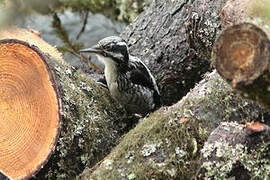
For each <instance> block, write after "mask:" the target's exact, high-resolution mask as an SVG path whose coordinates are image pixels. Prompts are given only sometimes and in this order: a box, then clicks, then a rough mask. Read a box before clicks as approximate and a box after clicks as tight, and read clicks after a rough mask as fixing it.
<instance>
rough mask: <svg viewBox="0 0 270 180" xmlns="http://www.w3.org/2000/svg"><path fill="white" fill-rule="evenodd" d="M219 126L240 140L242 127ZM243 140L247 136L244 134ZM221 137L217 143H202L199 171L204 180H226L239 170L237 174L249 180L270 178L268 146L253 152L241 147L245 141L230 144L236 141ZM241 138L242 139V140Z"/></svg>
mask: <svg viewBox="0 0 270 180" xmlns="http://www.w3.org/2000/svg"><path fill="white" fill-rule="evenodd" d="M221 126H223V128H227V129H228V130H230V134H235V135H239V136H241V135H240V134H241V131H243V129H244V127H245V126H244V125H241V124H238V123H235V122H231V123H222V124H221ZM246 136H248V135H247V134H246ZM224 137H227V136H226V135H225V134H223V137H221V138H218V139H216V141H214V142H211V143H205V145H204V147H203V149H202V150H201V153H202V158H203V163H202V164H201V168H204V169H205V173H204V175H203V178H204V179H213V178H214V179H228V178H230V177H232V176H234V173H233V171H238V172H239V171H240V170H239V169H240V168H241V171H242V172H239V173H242V175H244V174H246V175H245V176H246V177H250V178H251V179H268V177H269V175H270V173H269V168H270V161H269V158H268V152H269V144H268V143H260V144H258V145H257V146H255V148H250V147H249V148H248V146H246V144H244V143H246V142H245V141H244V142H242V143H241V142H238V143H236V144H235V143H233V141H234V139H237V138H239V137H234V138H233V139H230V137H227V138H224ZM243 138H245V137H244V136H243ZM228 139H229V140H228ZM252 143H255V142H252ZM235 169H236V170H235ZM199 176H200V175H199ZM242 177H243V176H242Z"/></svg>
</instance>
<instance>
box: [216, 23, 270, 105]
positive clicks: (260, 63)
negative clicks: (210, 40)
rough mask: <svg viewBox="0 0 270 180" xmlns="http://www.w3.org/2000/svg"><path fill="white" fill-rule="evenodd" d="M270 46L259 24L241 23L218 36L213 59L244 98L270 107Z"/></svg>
mask: <svg viewBox="0 0 270 180" xmlns="http://www.w3.org/2000/svg"><path fill="white" fill-rule="evenodd" d="M269 58H270V46H269V39H268V37H267V35H266V33H265V32H263V31H262V30H261V29H260V28H259V27H257V26H255V25H253V24H250V23H242V24H238V25H234V26H230V27H228V28H227V29H225V30H224V31H223V32H222V33H221V34H220V35H219V37H218V38H217V39H216V42H215V45H214V47H213V51H212V60H213V63H214V64H215V66H216V69H217V71H218V72H219V74H220V75H221V76H222V77H223V78H225V79H226V80H227V81H228V82H229V83H230V84H231V86H232V87H233V88H235V89H238V90H240V91H241V92H242V94H243V95H244V96H245V97H248V98H251V99H254V100H258V101H259V102H261V103H262V104H264V105H266V106H268V107H270V63H269Z"/></svg>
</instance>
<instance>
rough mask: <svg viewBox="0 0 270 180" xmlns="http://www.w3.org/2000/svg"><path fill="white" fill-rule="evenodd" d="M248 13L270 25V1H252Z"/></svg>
mask: <svg viewBox="0 0 270 180" xmlns="http://www.w3.org/2000/svg"><path fill="white" fill-rule="evenodd" d="M248 13H249V14H250V15H252V16H255V17H260V18H261V19H262V20H263V21H264V22H266V23H267V24H270V2H269V1H268V0H256V1H250V2H249V6H248Z"/></svg>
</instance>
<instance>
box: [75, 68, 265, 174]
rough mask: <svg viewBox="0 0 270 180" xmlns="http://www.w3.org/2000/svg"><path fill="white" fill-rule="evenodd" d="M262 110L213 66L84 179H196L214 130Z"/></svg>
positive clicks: (156, 113)
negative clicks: (204, 146) (223, 78)
mask: <svg viewBox="0 0 270 180" xmlns="http://www.w3.org/2000/svg"><path fill="white" fill-rule="evenodd" d="M262 112H263V111H262V110H261V109H260V108H259V107H258V106H257V105H256V104H254V103H251V102H250V101H247V100H244V99H242V98H241V97H240V96H238V95H237V94H236V93H235V92H234V91H233V90H232V89H231V88H230V86H229V85H228V84H227V83H226V82H225V81H224V80H222V78H221V77H220V76H219V75H218V74H217V73H216V72H213V73H211V74H209V75H208V76H206V77H205V79H204V80H202V81H201V82H200V83H199V84H198V85H197V86H196V87H195V88H194V89H193V90H191V92H189V93H188V94H187V95H186V96H185V97H183V99H182V100H181V101H179V102H178V103H176V104H175V105H173V106H171V107H164V108H162V109H160V110H158V111H156V112H155V113H153V114H151V115H150V116H149V117H147V118H145V119H143V120H142V121H141V122H140V123H139V124H138V125H137V126H136V127H135V128H134V129H132V130H131V131H130V132H129V133H127V134H126V135H125V136H124V138H123V139H122V140H121V142H120V144H119V145H118V146H117V147H116V148H114V150H113V151H112V153H110V155H108V156H107V157H106V158H105V159H104V160H103V161H102V162H100V163H99V164H98V165H97V166H96V167H94V168H92V169H86V170H85V171H84V172H83V174H82V175H81V176H80V177H79V179H151V178H154V179H179V178H181V179H191V178H192V177H194V178H195V175H196V172H197V169H198V165H199V164H200V161H199V159H200V150H201V149H202V146H203V144H204V142H205V141H206V139H207V137H208V135H209V134H210V133H211V132H212V131H213V130H214V129H215V128H216V127H217V126H218V125H219V124H220V123H221V122H223V121H227V122H234V121H236V122H238V123H241V122H243V121H245V120H247V121H251V120H254V119H257V118H259V117H260V115H261V114H262Z"/></svg>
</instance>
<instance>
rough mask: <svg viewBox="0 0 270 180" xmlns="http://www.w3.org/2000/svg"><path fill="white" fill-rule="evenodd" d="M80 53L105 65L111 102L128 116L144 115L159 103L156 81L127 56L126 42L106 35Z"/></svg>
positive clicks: (139, 63) (133, 59)
mask: <svg viewBox="0 0 270 180" xmlns="http://www.w3.org/2000/svg"><path fill="white" fill-rule="evenodd" d="M80 52H86V53H95V54H96V55H97V57H98V59H99V60H100V61H101V62H102V63H104V65H105V79H106V81H107V85H108V88H109V91H110V93H111V95H112V97H113V98H114V99H116V100H117V101H119V102H120V103H121V104H122V105H123V106H125V108H126V109H127V110H128V111H129V112H131V113H137V114H143V115H144V114H147V113H148V112H150V111H152V110H154V109H155V108H156V107H157V106H158V105H159V104H160V93H159V90H158V87H157V84H156V80H155V78H154V77H153V75H152V74H151V72H150V70H149V69H148V68H147V67H146V65H145V64H144V63H143V62H142V61H141V60H140V59H139V58H137V57H135V56H131V55H129V52H128V46H127V44H126V42H125V41H124V40H123V39H122V38H120V37H117V36H110V37H107V38H104V39H102V40H100V41H99V42H98V44H97V45H95V46H93V47H92V48H89V49H84V50H81V51H80Z"/></svg>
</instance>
